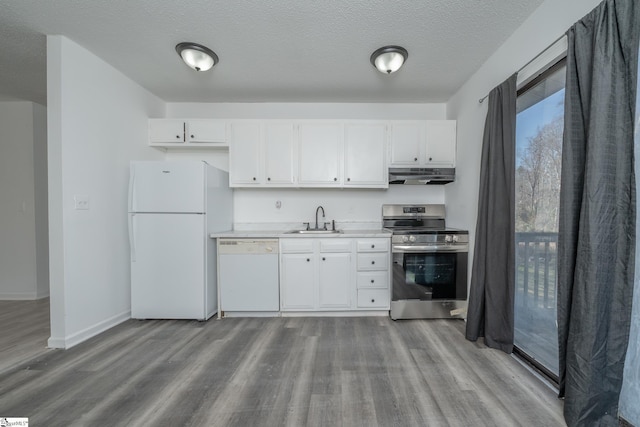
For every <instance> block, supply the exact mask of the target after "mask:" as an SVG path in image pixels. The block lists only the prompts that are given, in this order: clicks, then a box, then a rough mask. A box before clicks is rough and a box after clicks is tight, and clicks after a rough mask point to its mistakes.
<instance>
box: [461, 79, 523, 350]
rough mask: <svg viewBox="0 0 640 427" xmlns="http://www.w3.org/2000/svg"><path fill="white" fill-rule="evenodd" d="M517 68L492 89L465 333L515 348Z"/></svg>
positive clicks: (493, 344)
mask: <svg viewBox="0 0 640 427" xmlns="http://www.w3.org/2000/svg"><path fill="white" fill-rule="evenodd" d="M516 77H517V76H516V74H514V75H513V76H511V77H510V78H509V79H507V80H506V81H505V82H504V83H502V84H501V85H500V86H498V87H496V88H495V89H493V90H492V91H491V92H490V93H489V107H488V111H487V119H486V122H485V127H484V138H483V142H482V160H481V166H480V192H479V197H478V219H477V223H476V238H475V239H476V240H475V246H474V255H473V267H472V270H471V289H470V293H469V309H468V312H467V325H466V327H467V330H466V334H465V335H466V338H467V339H468V340H471V341H476V340H477V339H478V338H479V337H484V342H485V344H486V345H487V346H488V347H492V348H497V349H500V350H502V351H504V352H506V353H511V352H512V351H513V295H514V289H515V270H514V264H515V255H514V254H515V241H514V239H515V203H514V197H515V145H516Z"/></svg>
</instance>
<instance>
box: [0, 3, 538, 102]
mask: <svg viewBox="0 0 640 427" xmlns="http://www.w3.org/2000/svg"><path fill="white" fill-rule="evenodd" d="M542 1H543V0H396V1H390V0H225V1H215V0H214V1H212V0H189V1H186V0H183V1H176V0H110V1H104V0H84V1H78V0H56V1H42V0H3V1H1V2H0V100H11V99H23V100H29V101H34V102H38V103H42V104H46V58H45V55H46V35H47V34H59V35H64V36H66V37H68V38H69V39H71V40H73V41H75V42H76V43H78V44H80V45H81V46H84V47H85V48H86V49H88V50H90V51H91V52H93V53H94V54H95V55H97V56H99V57H101V58H102V59H104V60H105V61H106V62H108V63H110V64H111V65H113V66H114V67H115V68H117V69H119V70H120V71H121V72H122V73H124V74H125V75H127V76H129V77H130V78H131V79H133V80H134V81H136V82H138V83H139V84H141V85H142V86H144V87H145V88H147V89H148V90H149V91H151V92H152V93H154V94H156V95H157V96H159V97H160V98H162V99H164V100H166V101H193V102H444V101H446V100H448V99H449V97H450V96H451V95H453V94H454V93H455V91H456V90H457V89H458V88H459V87H460V86H461V85H462V84H463V83H464V82H465V81H466V80H467V79H468V78H469V77H470V76H471V75H472V74H473V73H474V72H475V71H476V70H477V69H478V67H479V66H480V65H481V64H482V63H483V62H484V61H485V60H486V59H487V58H488V57H489V56H490V55H491V54H492V53H493V52H494V51H495V50H496V49H497V48H498V47H499V46H500V45H501V44H502V43H503V42H504V41H505V40H506V39H507V38H508V37H509V35H511V33H512V32H513V31H514V30H515V29H516V28H517V27H518V26H519V25H520V24H521V23H522V22H523V21H524V20H525V19H526V18H527V17H528V16H529V15H530V14H531V13H532V12H533V10H534V9H535V8H536V7H538V6H539V5H540V4H541V3H542ZM182 41H193V42H197V43H201V44H204V45H206V46H208V47H210V48H211V49H213V50H214V51H215V52H216V53H217V54H218V56H219V57H220V63H219V64H218V65H216V66H215V67H214V68H213V69H212V70H211V71H209V72H207V73H196V72H194V71H192V70H191V69H189V68H188V67H187V66H186V65H184V64H183V63H182V61H181V60H180V58H179V57H178V55H177V54H176V53H175V51H174V46H175V45H176V44H177V43H179V42H182ZM389 44H397V45H400V46H403V47H405V48H406V49H407V50H408V51H409V59H408V60H407V62H406V63H405V65H404V67H403V68H402V69H400V71H398V72H397V73H395V74H392V75H389V76H387V75H384V74H382V73H380V72H378V71H376V70H375V69H374V68H373V67H372V65H371V64H370V62H369V56H370V55H371V53H372V52H373V51H374V50H376V49H377V48H379V47H381V46H384V45H389Z"/></svg>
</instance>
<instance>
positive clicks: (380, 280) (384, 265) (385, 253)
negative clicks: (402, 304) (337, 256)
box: [356, 239, 391, 310]
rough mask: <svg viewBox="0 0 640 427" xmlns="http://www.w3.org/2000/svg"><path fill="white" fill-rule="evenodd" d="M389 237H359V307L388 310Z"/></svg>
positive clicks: (357, 281)
mask: <svg viewBox="0 0 640 427" xmlns="http://www.w3.org/2000/svg"><path fill="white" fill-rule="evenodd" d="M389 248H390V242H389V239H360V240H358V245H357V273H356V274H357V280H356V283H357V288H358V297H357V300H358V308H359V309H378V310H380V309H383V310H388V309H389V307H390V300H391V298H390V297H391V287H390V286H389V285H390V283H391V276H390V271H391V270H390V263H389V262H390V258H389V256H390V252H389Z"/></svg>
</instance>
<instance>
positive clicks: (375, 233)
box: [209, 228, 391, 239]
mask: <svg viewBox="0 0 640 427" xmlns="http://www.w3.org/2000/svg"><path fill="white" fill-rule="evenodd" d="M289 231H291V229H289V230H230V231H221V232H219V233H211V234H209V237H211V238H212V239H217V238H234V239H243V238H245V239H280V238H295V239H298V238H302V237H304V238H309V237H312V238H323V239H325V238H329V239H335V238H341V237H342V238H345V237H347V238H353V237H357V238H377V237H383V238H384V237H387V238H388V237H391V231H390V230H387V229H384V228H379V229H375V230H342V233H326V234H324V233H317V234H316V233H309V234H307V233H289Z"/></svg>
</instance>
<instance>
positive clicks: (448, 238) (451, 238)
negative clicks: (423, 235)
mask: <svg viewBox="0 0 640 427" xmlns="http://www.w3.org/2000/svg"><path fill="white" fill-rule="evenodd" d="M444 241H445V242H446V243H451V242H452V241H453V236H451V235H450V234H447V235H446V236H444Z"/></svg>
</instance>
